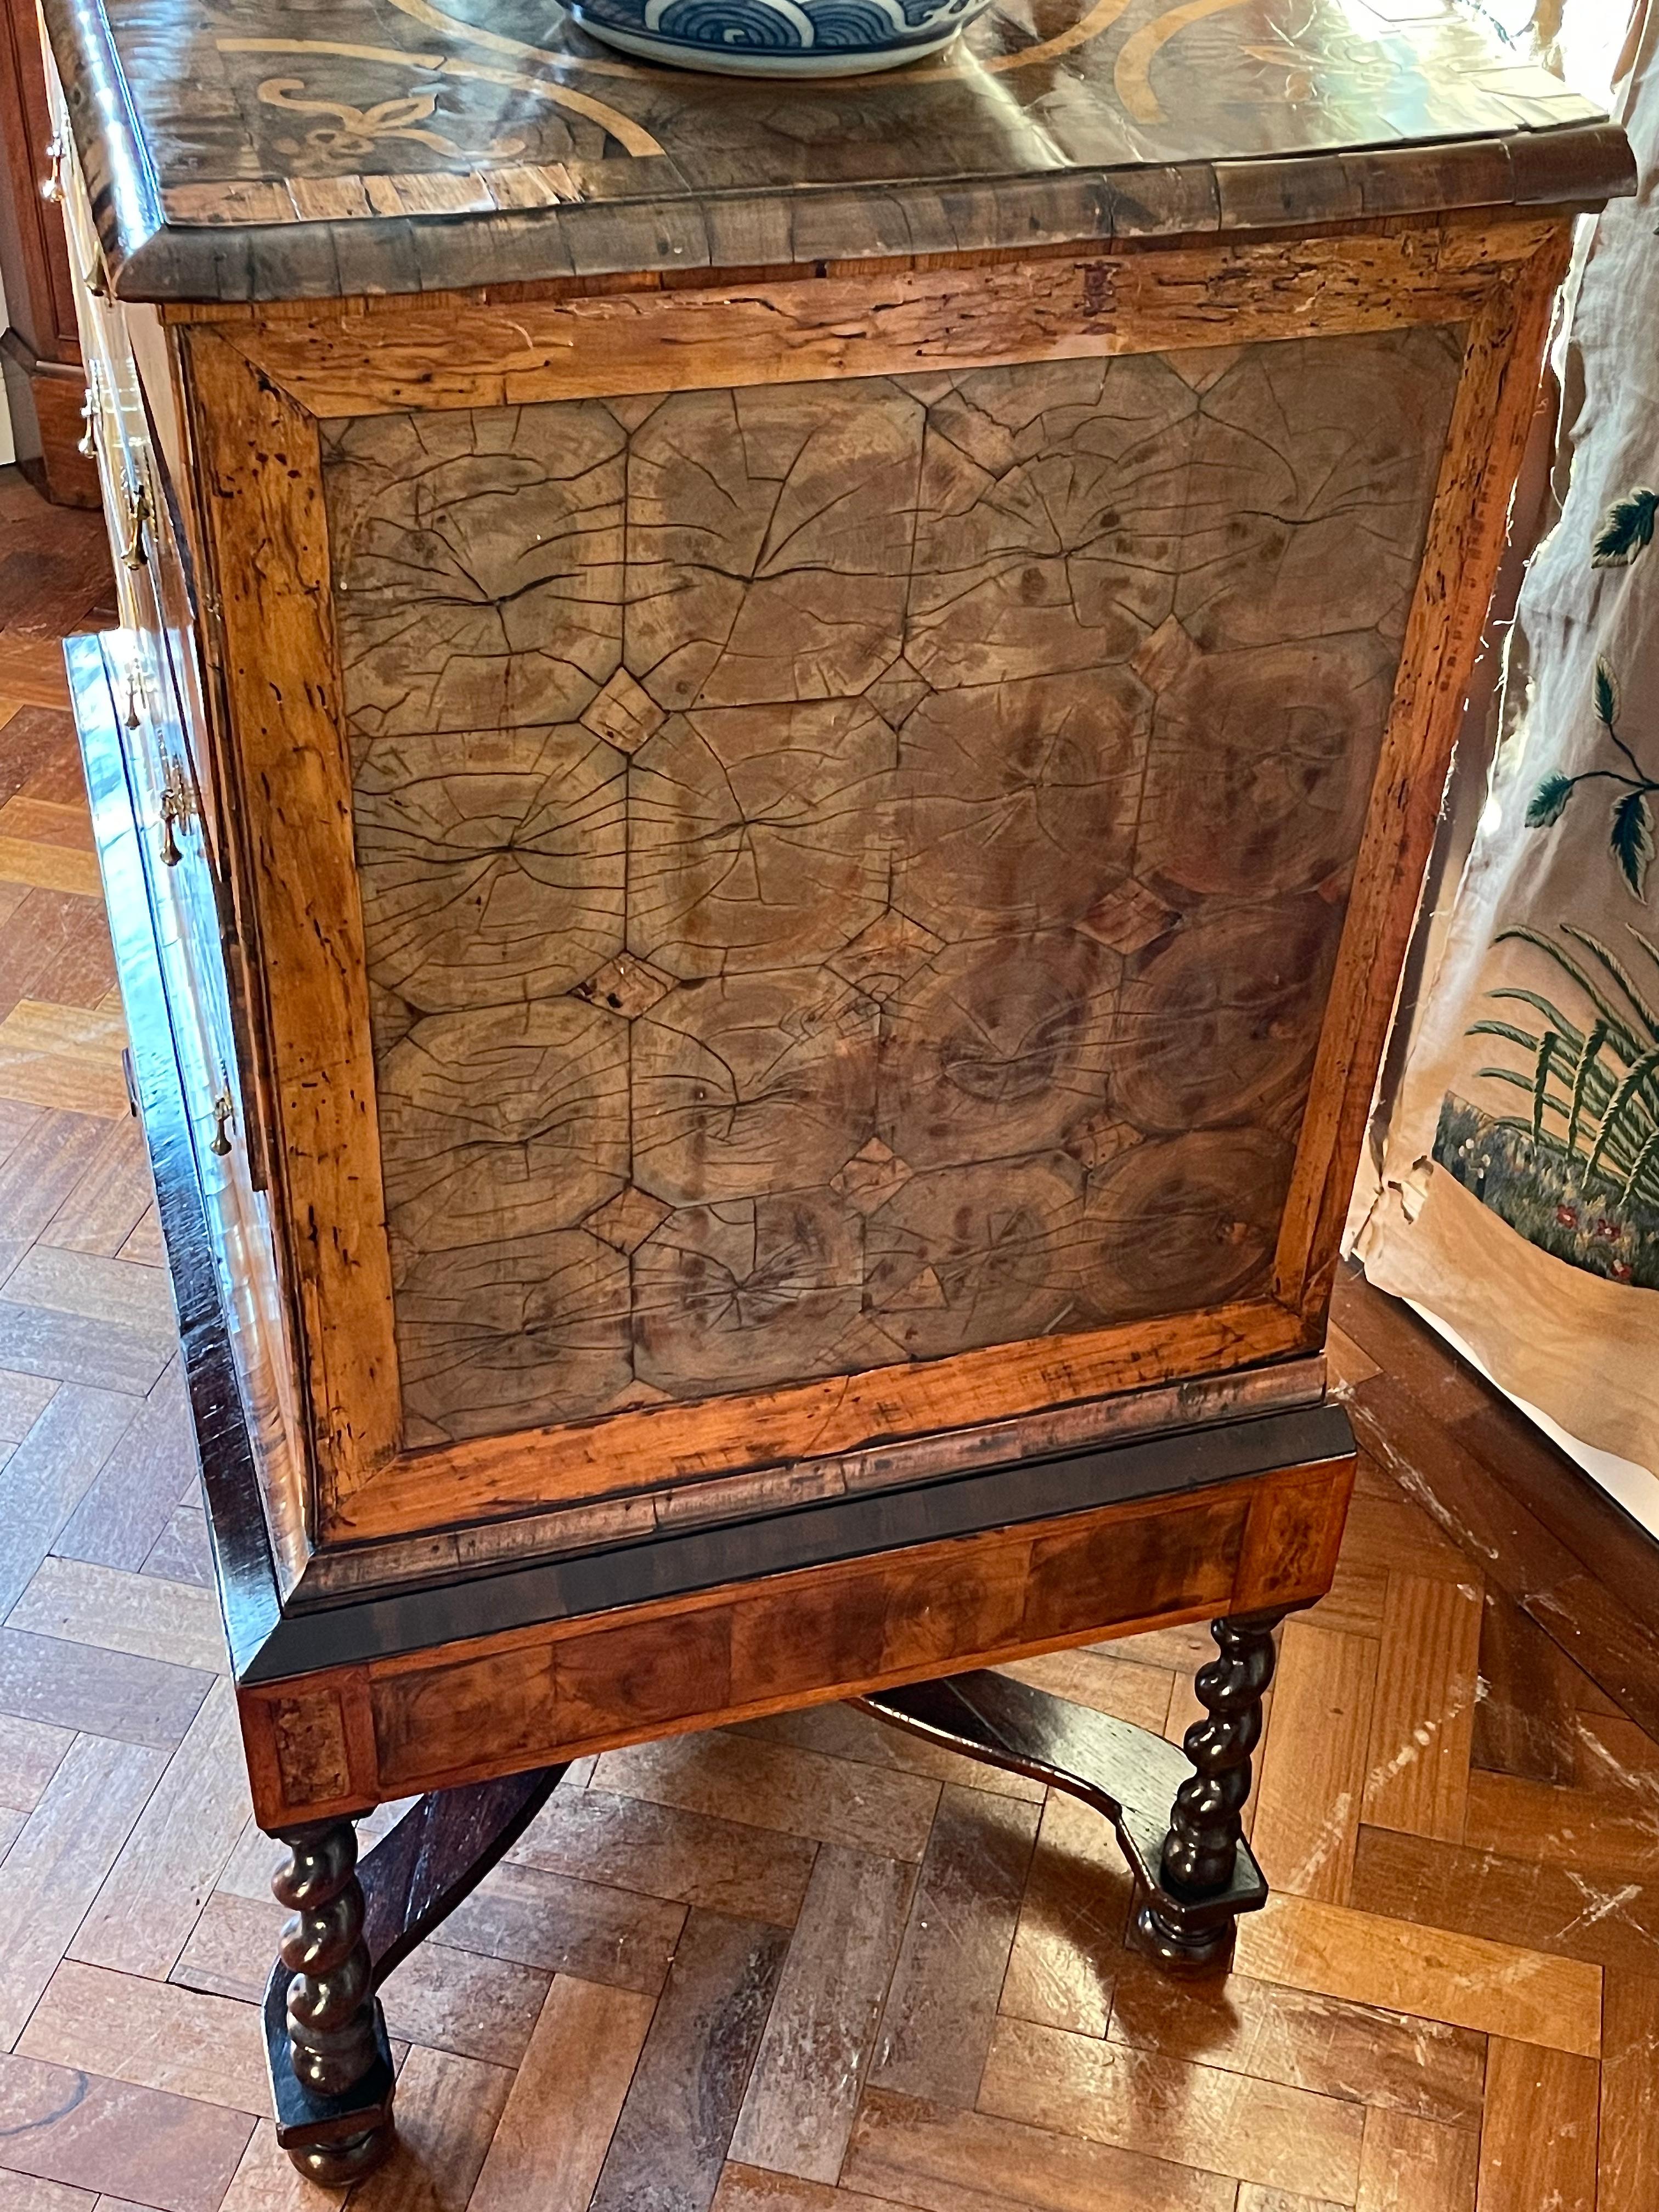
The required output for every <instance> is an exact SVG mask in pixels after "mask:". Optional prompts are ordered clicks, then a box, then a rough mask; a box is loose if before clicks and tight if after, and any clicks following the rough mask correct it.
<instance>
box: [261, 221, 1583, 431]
mask: <svg viewBox="0 0 1659 2212" xmlns="http://www.w3.org/2000/svg"><path fill="white" fill-rule="evenodd" d="M1558 228H1559V225H1558V223H1557V222H1556V221H1555V219H1553V218H1552V217H1549V216H1507V215H1506V216H1494V215H1492V213H1490V212H1482V213H1480V214H1479V215H1473V216H1448V217H1445V218H1443V220H1442V221H1441V222H1437V223H1436V222H1429V223H1424V224H1419V225H1413V226H1411V227H1410V228H1409V231H1408V232H1407V231H1406V230H1404V229H1402V230H1401V233H1400V234H1390V233H1389V231H1388V230H1387V229H1384V228H1368V229H1367V230H1366V231H1365V232H1364V233H1359V234H1353V235H1351V236H1346V237H1344V236H1337V237H1331V238H1312V239H1309V238H1291V239H1272V240H1267V239H1255V240H1240V241H1237V242H1235V241H1232V240H1227V241H1216V242H1213V243H1211V242H1205V243H1202V244H1197V245H1191V244H1189V245H1174V246H1169V247H1166V248H1164V249H1161V250H1160V251H1159V252H1158V253H1157V254H1156V255H1153V254H1149V253H1146V252H1136V251H1134V250H1133V249H1130V250H1128V251H1124V252H1109V251H1108V252H1101V251H1096V252H1091V253H1090V254H1088V255H1087V256H1086V257H1079V256H1078V255H1077V254H1076V253H1075V252H1073V253H1071V254H1069V255H1062V256H1060V257H1058V258H1044V257H1042V256H1041V255H1038V254H1032V253H1030V252H1027V253H1026V254H1025V255H1023V256H1022V257H1021V258H1019V259H1018V260H1011V261H1003V262H1001V263H1000V264H993V265H991V266H988V267H987V266H981V267H978V268H975V267H971V266H970V267H965V268H964V267H951V266H948V265H946V266H943V267H941V266H937V265H935V266H933V267H924V268H921V269H918V270H904V269H902V268H899V269H893V268H891V267H886V266H883V265H882V262H880V261H878V262H876V263H874V264H870V265H867V266H865V267H861V268H860V269H859V270H857V272H856V274H848V275H845V276H836V275H831V276H818V277H816V278H814V279H812V280H811V281H808V282H805V283H802V282H796V283H790V282H788V281H787V280H784V279H774V280H773V281H770V282H764V283H745V284H744V285H742V286H740V287H729V286H728V287H722V286H721V285H720V283H718V281H717V280H713V279H711V278H710V277H709V276H705V275H703V274H702V272H701V271H699V272H697V283H698V289H696V290H693V291H689V292H688V291H684V290H672V291H658V290H653V289H649V288H648V286H647V287H644V288H641V289H638V290H636V291H634V292H631V293H626V294H618V293H617V291H616V290H615V289H607V290H606V292H605V296H604V297H603V298H594V299H582V298H580V297H573V298H554V299H549V298H546V297H543V298H540V299H538V298H536V297H534V296H531V297H527V298H524V299H521V300H518V301H513V304H512V306H511V307H510V309H501V310H499V311H495V312H492V311H491V310H490V308H489V307H487V306H485V305H484V304H483V303H481V302H479V301H476V300H471V299H468V300H466V301H465V308H466V313H465V318H464V319H463V318H459V317H458V316H457V315H456V313H454V312H453V309H454V308H455V307H459V306H461V305H462V304H463V302H462V301H460V300H459V299H458V300H457V301H453V302H449V301H445V302H434V303H433V304H432V305H431V306H430V307H428V305H427V304H426V303H425V302H418V303H416V302H411V301H403V302H400V303H399V306H398V318H397V321H398V329H397V331H396V332H395V333H394V332H392V331H388V330H387V329H386V318H385V316H384V314H383V313H379V312H377V308H376V303H374V301H363V302H362V303H361V305H360V306H356V307H352V308H348V309H346V310H345V311H343V312H340V311H336V310H333V309H331V308H324V309H318V308H315V307H305V306H303V305H301V306H300V307H297V308H296V309H295V311H294V312H293V313H289V314H288V315H283V314H282V313H274V314H270V315H268V316H265V317H263V318H262V319H260V320H259V322H258V324H256V325H253V326H252V327H245V326H243V325H238V324H236V323H234V322H227V323H226V324H225V325H224V331H225V335H226V337H228V339H229V341H230V343H233V344H234V345H235V346H236V347H237V348H239V349H241V350H243V351H245V352H246V355H247V356H248V358H249V359H250V360H251V361H252V362H255V363H256V364H257V365H258V368H260V369H261V370H263V371H264V374H266V375H268V376H269V377H270V378H271V379H272V380H274V381H275V382H276V384H277V385H278V386H280V387H281V388H282V389H283V391H284V392H288V393H289V394H290V395H291V396H292V397H293V398H295V399H297V400H298V401H300V402H301V404H303V405H304V406H305V407H306V408H307V410H308V411H309V412H310V413H312V414H313V415H318V416H362V415H366V414H371V413H386V412H391V413H396V412H398V411H401V410H404V409H405V408H409V407H418V408H420V409H422V410H426V409H433V408H452V407H466V408H471V407H485V408H487V407H492V406H500V405H503V404H507V405H518V404H529V403H533V402H537V401H544V400H554V399H566V398H592V397H600V396H603V395H605V394H606V393H610V392H665V391H667V392H673V391H679V390H683V389H684V387H686V386H688V385H693V384H695V385H698V386H709V387H720V386H742V385H750V384H770V383H777V382H784V381H802V380H814V379H829V378H842V377H857V376H869V375H883V376H885V375H894V374H905V373H906V372H907V371H915V370H921V369H926V370H927V371H928V372H930V373H931V372H933V371H944V372H948V373H955V372H958V371H963V370H971V369H975V368H981V367H983V366H985V365H987V364H988V363H991V362H1007V361H1041V360H1048V359H1053V358H1055V357H1062V358H1063V357H1065V356H1097V357H1098V356H1113V355H1118V354H1135V353H1157V352H1159V351H1162V350H1164V349H1179V348H1183V347H1188V346H1211V345H1214V344H1216V343H1218V342H1219V343H1225V344H1228V345H1231V344H1233V343H1245V342H1249V341H1250V340H1252V339H1255V338H1259V337H1274V336H1278V335H1280V334H1284V333H1288V332H1290V331H1295V332H1296V333H1297V335H1298V336H1302V335H1306V336H1310V337H1313V336H1321V337H1324V336H1338V335H1342V334H1346V333H1350V332H1357V331H1382V330H1387V329H1390V328H1393V327H1395V326H1397V325H1401V324H1402V323H1412V322H1425V323H1447V324H1453V323H1460V322H1462V321H1464V320H1465V319H1468V317H1470V316H1471V315H1473V314H1474V313H1476V312H1477V311H1478V309H1479V307H1480V301H1481V299H1482V298H1483V296H1484V295H1485V293H1486V290H1487V289H1488V288H1489V287H1490V286H1491V284H1492V283H1493V281H1494V280H1495V279H1498V278H1500V277H1501V276H1503V274H1504V272H1505V271H1506V270H1510V269H1511V268H1512V267H1513V265H1514V264H1515V263H1516V262H1517V261H1522V260H1525V259H1526V258H1528V256H1529V255H1531V254H1533V253H1535V252H1537V251H1538V250H1539V248H1540V247H1541V246H1543V245H1545V244H1547V242H1548V240H1549V239H1550V237H1551V236H1552V235H1553V234H1554V233H1555V232H1556V231H1557V229H1558ZM884 258H885V257H884ZM637 281H638V280H636V282H637ZM544 289H548V288H544ZM567 289H568V288H567Z"/></svg>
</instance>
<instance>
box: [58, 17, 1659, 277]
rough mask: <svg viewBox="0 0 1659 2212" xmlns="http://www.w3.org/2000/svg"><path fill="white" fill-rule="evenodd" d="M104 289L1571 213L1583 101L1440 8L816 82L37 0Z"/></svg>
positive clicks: (572, 40) (1060, 28)
mask: <svg viewBox="0 0 1659 2212" xmlns="http://www.w3.org/2000/svg"><path fill="white" fill-rule="evenodd" d="M46 18H47V23H48V28H49V32H50V35H51V39H52V46H53V49H54V52H55V54H56V58H57V61H58V69H59V71H60V74H61V75H62V76H63V79H64V85H65V88H66V92H67V94H68V97H69V102H70V113H71V118H72V121H73V125H74V131H75V136H76V145H77V149H78V151H79V154H80V156H81V160H82V166H83V167H84V169H85V171H86V173H87V176H88V183H89V185H90V186H91V188H92V191H93V195H94V213H95V215H96V216H97V219H98V222H99V228H100V235H101V236H102V239H103V242H104V246H105V249H106V252H107V254H108V255H109V258H110V261H111V264H112V271H113V274H114V277H115V282H116V288H117V289H118V292H120V293H121V294H122V295H125V296H130V297H154V298H168V297H172V298H191V297H194V298H201V299H208V300H213V299H222V300H250V299H272V298H281V297H285V296H291V297H317V296H329V295H341V294H347V295H349V294H354V293H360V292H386V291H397V292H404V291H419V290H426V289H433V288H435V287H442V286H447V285H456V284H465V283H478V282H484V281H507V280H516V279H535V278H538V277H552V276H570V275H579V276H580V275H583V274H599V273H605V272H611V271H616V270H631V269H666V268H674V267H691V268H695V267H709V268H721V269H728V270H730V269H744V268H755V267H766V266H775V265H787V264H793V265H799V264H804V263H805V264H810V263H811V262H814V261H817V260H823V259H825V258H848V257H850V256H865V255H883V254H887V255H898V254H912V253H916V252H959V251H964V250H967V251H972V250H981V249H985V248H995V247H1000V246H1020V245H1024V244H1036V243H1042V242H1044V241H1055V240H1058V241H1065V240H1074V239H1099V238H1105V237H1111V236H1120V237H1121V236H1126V235H1143V236H1144V235H1148V234H1176V233H1182V232H1202V231H1213V230H1216V229H1238V228H1261V227H1263V226H1264V225H1267V224H1272V223H1281V224H1282V223H1285V222H1294V223H1306V222H1317V221H1328V220H1340V219H1343V218H1345V217H1350V216H1359V215H1366V214H1372V213H1379V212H1382V213H1387V212H1403V211H1418V210H1435V209H1438V208H1449V207H1457V206H1493V205H1506V204H1514V203H1516V202H1522V203H1529V204H1537V203H1544V202H1571V201H1574V200H1596V199H1599V198H1601V197H1605V196H1606V195H1607V193H1608V192H1609V191H1618V190H1621V189H1624V188H1625V182H1626V174H1627V171H1628V155H1627V153H1626V150H1625V148H1624V143H1623V140H1622V137H1620V134H1619V133H1618V132H1616V131H1613V129H1612V128H1611V127H1610V126H1607V125H1605V124H1604V122H1603V121H1602V118H1601V116H1600V113H1599V111H1598V110H1597V109H1596V108H1595V107H1594V106H1591V105H1590V104H1589V102H1588V101H1586V100H1582V99H1580V98H1578V97H1577V95H1576V94H1573V93H1571V92H1570V91H1568V90H1567V89H1566V88H1565V87H1564V86H1563V85H1562V84H1561V83H1560V82H1559V81H1558V80H1557V79H1556V78H1554V77H1553V76H1550V75H1549V74H1547V72H1546V71H1545V70H1542V69H1541V68H1538V67H1535V66H1532V65H1529V64H1525V63H1523V62H1521V61H1518V60H1516V59H1515V58H1511V57H1506V56H1505V54H1504V52H1503V50H1502V49H1501V48H1500V47H1499V46H1498V45H1497V44H1496V43H1495V42H1494V40H1493V39H1492V35H1491V34H1490V33H1488V32H1487V30H1486V28H1485V27H1483V26H1482V25H1481V23H1480V21H1478V20H1477V19H1476V18H1475V17H1474V16H1473V15H1470V14H1468V13H1466V12H1464V11H1462V9H1458V8H1456V7H1452V6H1446V7H1436V6H1435V5H1434V4H1433V0H1373V4H1367V0H1179V4H1176V5H1170V4H1167V0H998V4H997V5H996V6H994V7H993V8H992V9H991V10H990V11H989V12H988V13H987V15H984V16H983V17H981V20H980V21H978V22H977V23H975V25H974V26H973V27H971V28H970V29H969V31H968V32H967V33H964V35H963V38H962V39H961V40H959V41H957V44H956V45H955V46H952V47H951V48H950V49H948V50H947V52H946V53H945V55H944V56H942V57H940V58H937V59H935V60H932V61H927V62H923V63H920V64H915V65H914V66H912V67H910V68H908V69H905V70H899V71H896V72H894V73H891V74H890V75H886V76H869V77H863V78H856V79H852V80H842V81H839V82H813V83H799V82H795V83H776V82H752V81H751V82H745V81H741V80H733V79H732V78H730V77H713V76H697V75H693V74H690V73H688V72H684V71H676V70H664V69H659V68H654V67H653V66H651V65H649V64H645V63H637V62H633V61H629V60H625V59H623V58H622V57H620V56H618V55H617V54H615V53H613V52H611V51H609V50H608V49H605V48H603V47H600V46H598V45H596V44H594V43H593V42H592V40H589V39H587V38H586V37H585V36H584V35H583V33H581V32H580V30H578V29H577V28H576V27H575V26H574V23H573V22H572V21H570V20H569V18H568V16H567V15H565V13H564V11H563V10H562V8H560V7H559V6H558V5H557V0H213V3H212V4H208V0H106V5H105V6H104V7H103V8H102V9H100V8H98V7H97V6H96V5H95V4H94V0H46Z"/></svg>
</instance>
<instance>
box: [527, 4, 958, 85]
mask: <svg viewBox="0 0 1659 2212" xmlns="http://www.w3.org/2000/svg"><path fill="white" fill-rule="evenodd" d="M569 4H570V13H571V15H573V16H574V18H575V20H576V21H577V22H578V23H580V25H581V27H582V28H583V30H584V31H586V32H587V33H589V35H590V36H591V37H592V38H595V39H603V40H604V41H605V44H606V45H607V46H620V47H621V48H622V50H623V52H624V53H629V54H638V55H640V56H641V58H642V59H644V60H646V61H653V62H668V63H671V64H673V66H674V67H675V68H677V69H693V70H717V71H719V72H720V74H722V75H724V76H867V75H868V74H869V72H870V71H871V70H884V69H895V68H896V67H897V66H898V64H900V63H901V62H914V61H920V60H921V58H923V56H924V55H927V54H936V53H938V52H939V50H940V48H941V47H944V46H949V45H950V43H951V40H952V39H954V38H955V36H956V35H957V32H958V31H959V30H961V29H962V27H963V25H964V24H967V23H971V22H972V21H973V20H974V18H975V16H976V15H982V14H983V13H984V12H985V10H986V9H987V8H988V7H989V6H990V4H991V0H569Z"/></svg>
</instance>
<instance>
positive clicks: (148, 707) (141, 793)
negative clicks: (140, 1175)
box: [106, 630, 247, 1182]
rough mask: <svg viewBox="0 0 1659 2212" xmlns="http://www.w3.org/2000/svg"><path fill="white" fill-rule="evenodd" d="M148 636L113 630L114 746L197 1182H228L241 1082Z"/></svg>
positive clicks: (197, 834) (178, 746) (237, 1153)
mask: <svg viewBox="0 0 1659 2212" xmlns="http://www.w3.org/2000/svg"><path fill="white" fill-rule="evenodd" d="M153 641H154V633H150V634H149V635H144V634H141V633H138V632H136V631H132V630H120V631H118V632H116V633H115V635H114V636H113V637H112V639H111V641H109V644H108V646H107V647H106V659H107V660H108V662H109V665H110V666H111V668H112V672H113V673H114V676H115V679H116V680H115V686H114V690H115V696H116V701H117V705H118V714H119V720H120V736H121V749H122V752H123V755H124V757H125V761H126V764H127V776H128V782H129V785H130V787H131V792H132V797H133V805H134V811H135V813H136V814H137V819H138V824H139V836H140V842H141V845H142V849H143V860H144V872H145V876H146V879H147V881H148V884H149V892H150V899H151V904H152V906H153V908H154V909H155V918H156V935H157V938H158V939H159V940H160V944H161V959H162V967H163V970H164V975H165V980H166V987H167V1001H168V1005H169V1006H170V1007H171V1009H172V1011H173V1022H174V1029H175V1031H176V1033H177V1035H178V1037H179V1054H180V1060H181V1062H182V1063H183V1065H182V1073H183V1074H184V1078H185V1097H186V1098H187V1099H188V1101H189V1103H190V1111H191V1129H192V1131H193V1133H194V1134H195V1137H196V1139H197V1165H198V1168H199V1170H200V1172H201V1174H202V1176H203V1179H204V1182H220V1181H223V1180H234V1178H235V1176H236V1173H237V1170H236V1168H235V1167H234V1166H233V1165H232V1164H231V1163H232V1162H233V1161H240V1162H241V1163H243V1164H244V1171H245V1164H246V1157H247V1154H246V1146H242V1147H241V1148H240V1150H238V1148H237V1146H236V1145H235V1143H234V1139H236V1138H237V1137H239V1136H240V1134H241V1133H242V1132H243V1131H244V1129H245V1126H246V1124H245V1121H244V1116H243V1112H242V1085H241V1080H240V1073H239V1055H238V1052H237V1047H236V1036H235V1030H234V1025H233V1023H232V1020H231V1012H230V991H229V987H228V980H227V974H226V962H225V952H224V946H223V941H222V929H221V924H220V912H219V894H218V889H217V882H216V876H215V873H214V870H213V868H212V866H211V864H210V860H209V856H208V852H207V847H206V842H205V840H204V836H203V825H202V810H201V800H200V794H199V792H198V788H197V782H196V778H195V775H194V771H193V769H192V768H191V759H190V752H189V748H188V746H187V744H186V742H185V730H184V726H183V722H182V720H181V718H180V716H179V708H178V702H177V699H176V697H175V696H174V694H173V690H172V687H171V684H170V683H167V682H159V683H158V682H157V681H156V679H155V665H154V660H153V657H152V655H151V653H150V652H149V650H148V648H149V647H150V646H151V645H152V643H153Z"/></svg>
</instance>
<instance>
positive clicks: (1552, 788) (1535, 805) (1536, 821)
mask: <svg viewBox="0 0 1659 2212" xmlns="http://www.w3.org/2000/svg"><path fill="white" fill-rule="evenodd" d="M1574 781H1575V779H1574V778H1573V777H1571V776H1570V775H1562V773H1561V771H1560V769H1556V770H1555V772H1554V773H1553V775H1547V776H1546V777H1545V778H1544V781H1542V783H1541V784H1540V785H1539V787H1538V788H1537V790H1536V791H1534V793H1533V795H1532V797H1531V798H1530V799H1528V801H1527V827H1528V829H1548V828H1549V827H1550V825H1551V824H1552V823H1556V822H1559V820H1560V819H1561V817H1562V816H1563V815H1564V814H1565V812H1566V811H1567V801H1568V800H1569V799H1571V797H1572V787H1573V783H1574Z"/></svg>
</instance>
